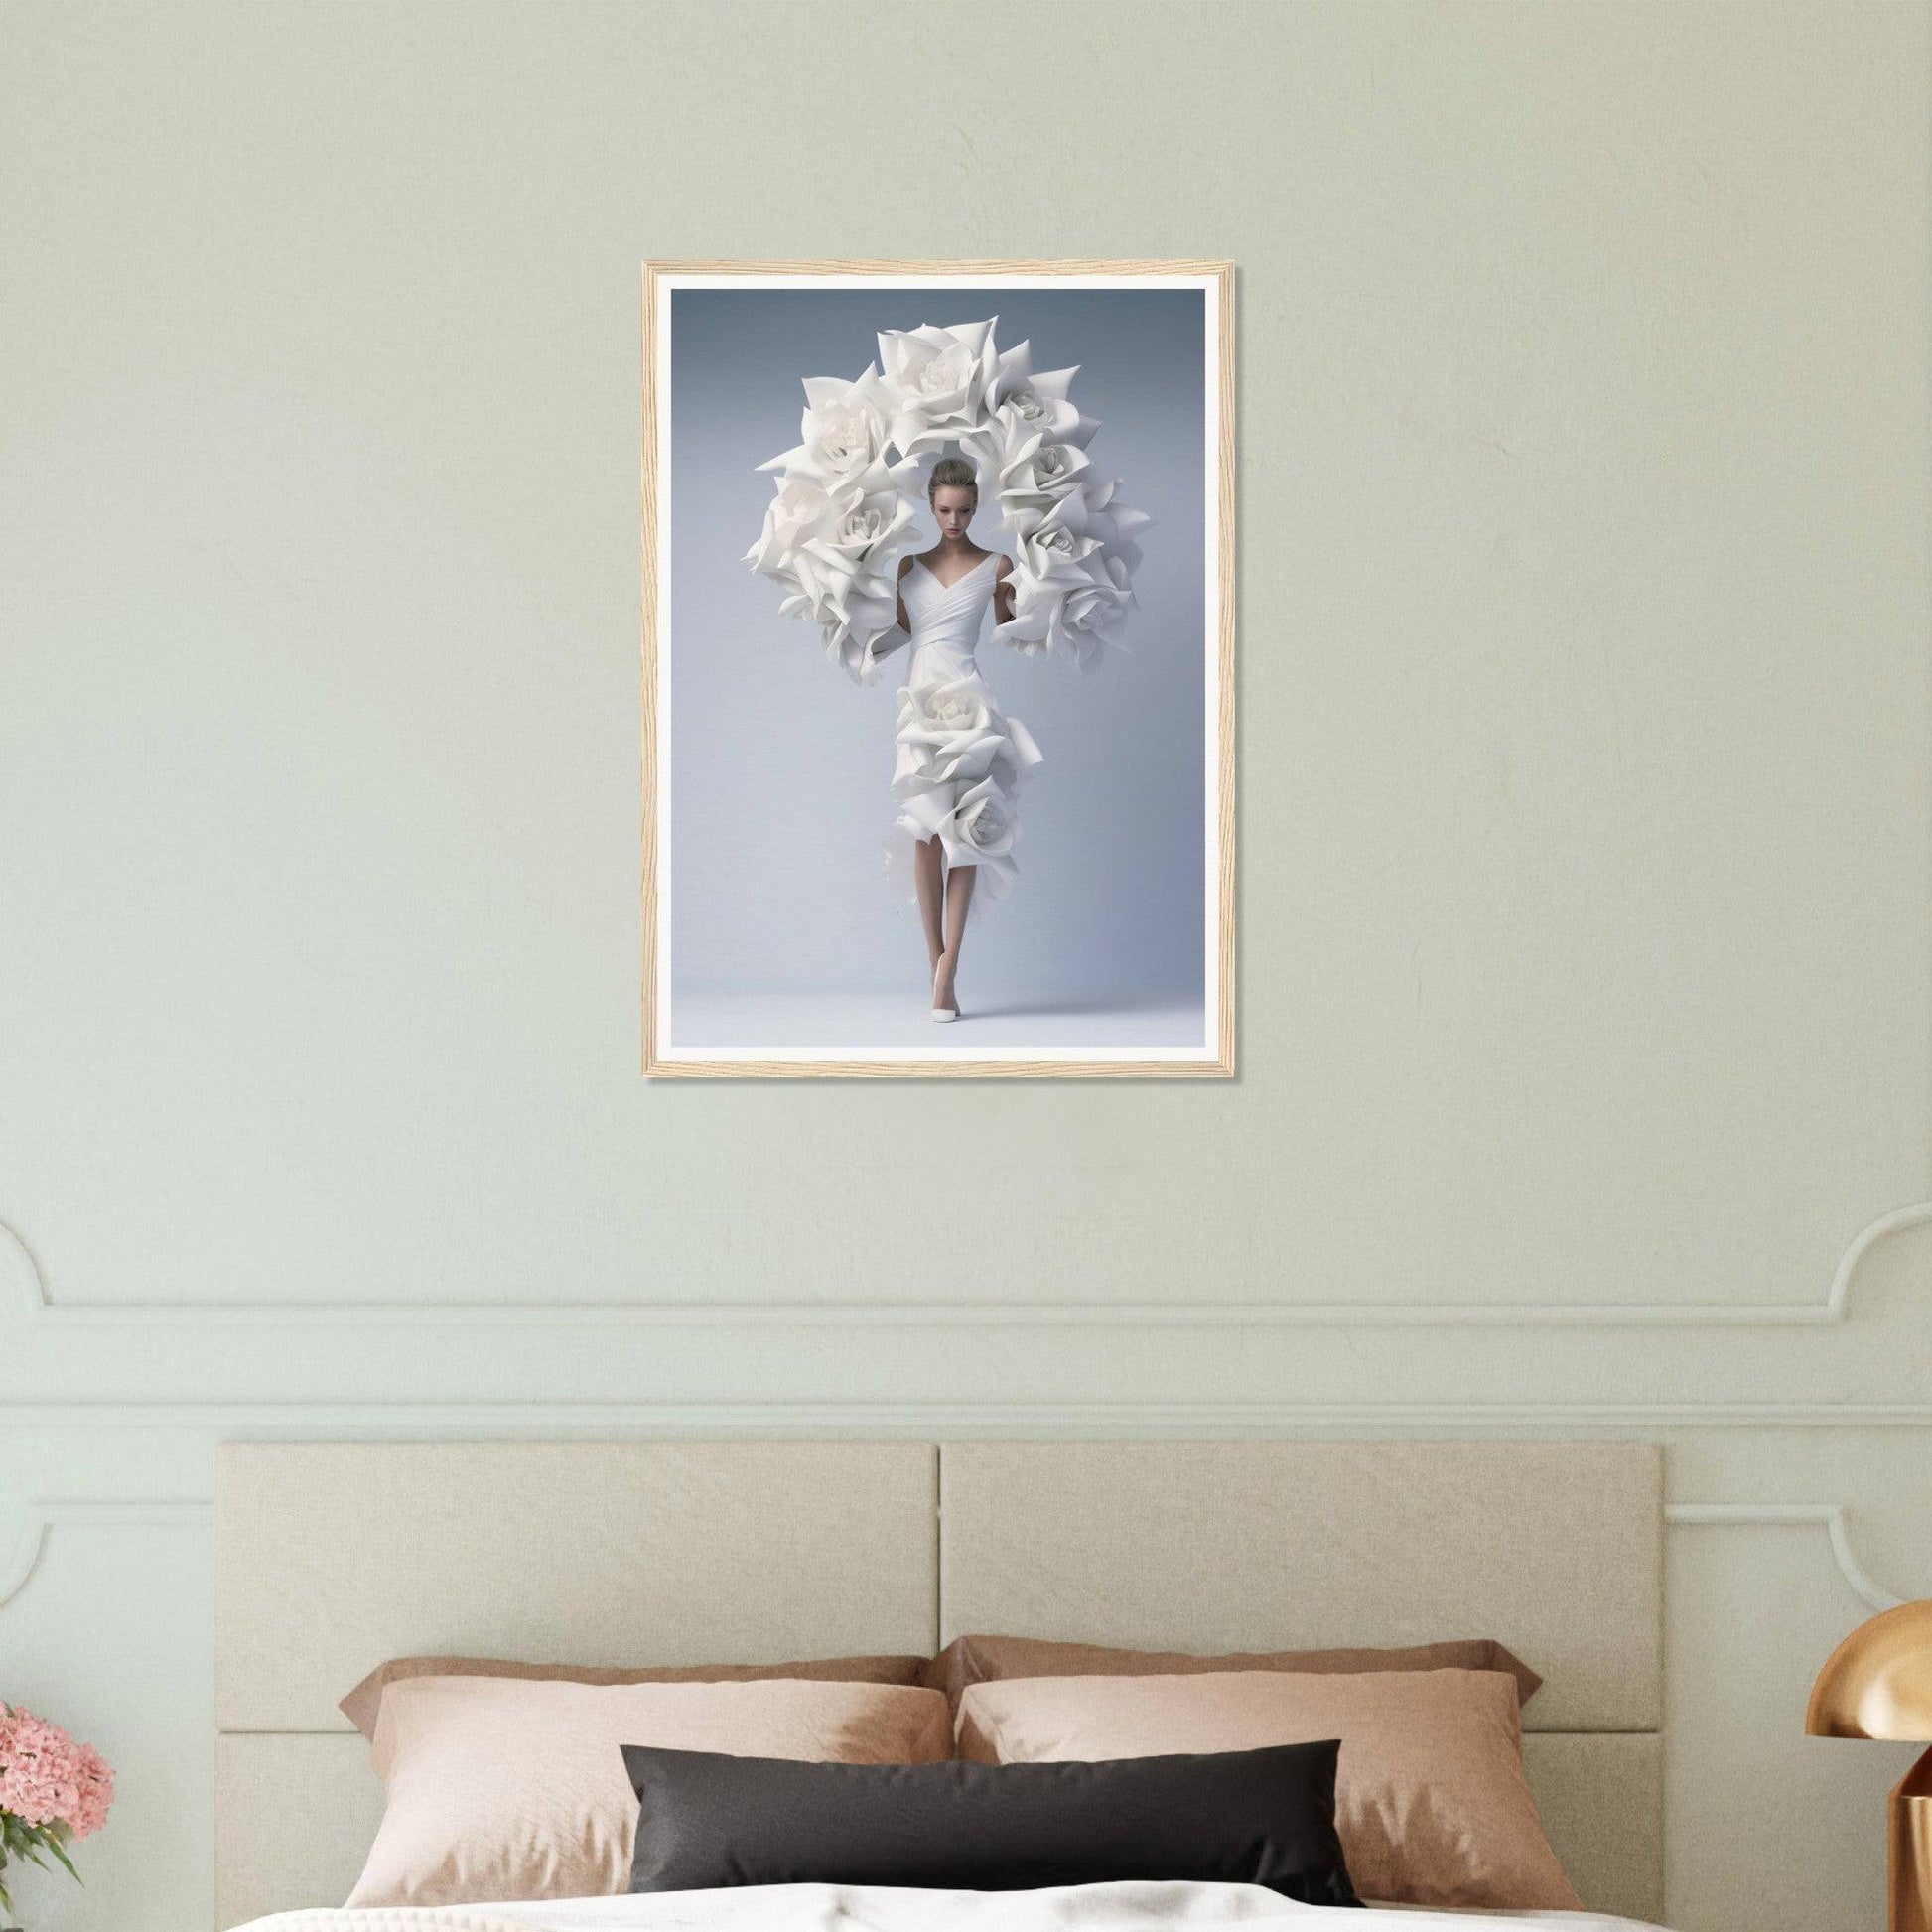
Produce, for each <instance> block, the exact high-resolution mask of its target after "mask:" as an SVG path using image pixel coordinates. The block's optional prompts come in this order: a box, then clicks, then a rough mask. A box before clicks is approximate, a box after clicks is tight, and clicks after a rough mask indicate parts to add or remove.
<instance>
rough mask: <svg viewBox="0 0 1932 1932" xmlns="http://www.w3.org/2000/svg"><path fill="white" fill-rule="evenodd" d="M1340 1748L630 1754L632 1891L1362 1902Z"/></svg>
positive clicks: (631, 1747)
mask: <svg viewBox="0 0 1932 1932" xmlns="http://www.w3.org/2000/svg"><path fill="white" fill-rule="evenodd" d="M1340 1751H1341V1745H1340V1743H1339V1742H1338V1741H1337V1740H1336V1739H1334V1738H1328V1739H1326V1740H1325V1741H1323V1742H1320V1743H1311V1744H1274V1745H1270V1746H1268V1747H1267V1748H1265V1749H1262V1750H1253V1751H1207V1752H1197V1753H1191V1754H1188V1755H1185V1756H1182V1755H1175V1756H1171V1757H1117V1758H1108V1759H1104V1760H1102V1761H1100V1762H1098V1763H1066V1764H969V1763H962V1762H957V1761H955V1762H949V1763H944V1764H803V1763H798V1762H796V1761H795V1760H793V1759H790V1758H777V1757H732V1756H727V1755H725V1754H724V1753H722V1752H718V1751H674V1750H662V1749H659V1748H658V1747H657V1746H655V1745H641V1744H626V1745H624V1746H623V1763H624V1769H625V1770H626V1771H627V1772H628V1773H629V1776H630V1788H631V1790H632V1791H634V1792H635V1793H636V1794H637V1800H638V1817H637V1849H636V1853H635V1855H634V1857H633V1859H632V1862H631V1868H630V1889H631V1890H632V1891H633V1892H651V1891H689V1890H700V1889H705V1888H709V1887H713V1886H719V1885H782V1884H798V1883H824V1884H845V1885H924V1886H931V1887H935V1888H939V1889H946V1890H957V1891H1015V1890H1022V1889H1025V1888H1028V1887H1032V1886H1037V1885H1080V1884H1093V1883H1104V1882H1106V1881H1108V1880H1111V1879H1116V1878H1200V1879H1222V1880H1230V1881H1233V1882H1236V1883H1240V1884H1252V1885H1267V1886H1268V1887H1270V1889H1272V1890H1274V1891H1278V1892H1281V1893H1282V1894H1283V1895H1284V1896H1286V1897H1289V1898H1294V1899H1299V1900H1301V1901H1302V1902H1303V1903H1305V1904H1310V1905H1356V1904H1359V1903H1360V1902H1361V1901H1360V1900H1359V1899H1358V1898H1356V1896H1355V1892H1354V1887H1353V1886H1352V1885H1351V1884H1350V1883H1349V1879H1348V1867H1347V1865H1346V1864H1345V1863H1343V1862H1342V1856H1341V1841H1340V1839H1338V1838H1337V1837H1336V1835H1335V1760H1336V1758H1337V1757H1338V1756H1339V1754H1340Z"/></svg>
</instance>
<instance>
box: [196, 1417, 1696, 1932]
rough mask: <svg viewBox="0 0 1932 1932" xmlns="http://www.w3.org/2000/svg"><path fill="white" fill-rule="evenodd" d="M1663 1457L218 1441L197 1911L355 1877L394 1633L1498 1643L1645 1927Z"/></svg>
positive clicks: (537, 1648) (426, 1644)
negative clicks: (210, 1705) (209, 1866)
mask: <svg viewBox="0 0 1932 1932" xmlns="http://www.w3.org/2000/svg"><path fill="white" fill-rule="evenodd" d="M1661 1475H1662V1460H1661V1453H1660V1451H1659V1450H1658V1449H1655V1448H1654V1447H1651V1446H1649V1445H1642V1444H1623V1443H1610V1444H1598V1443H1592V1444H1576V1443H1418V1442H1403V1443H1302V1442H1266V1443H1158V1442H1156V1443H1150V1442H1138V1443H962V1444H946V1445H943V1446H940V1445H933V1444H926V1443H772V1442H757V1443H700V1442H685V1443H638V1442H619V1443H445V1444H437V1443H363V1444H289V1443H261V1444H229V1445H227V1446H225V1447H224V1448H223V1449H221V1450H220V1451H219V1452H218V1460H217V1476H216V1488H215V1564H216V1580H215V1581H216V1591H215V1628H216V1651H215V1724H216V1729H217V1738H216V1793H215V1798H216V1804H215V1811H216V1817H215V1837H216V1907H217V1919H218V1923H219V1924H220V1925H221V1926H223V1927H226V1926H231V1925H235V1924H238V1923H240V1922H241V1921H243V1920H245V1919H248V1918H252V1917H255V1916H257V1915H259V1914H263V1913H266V1912H270V1911H280V1910H287V1909H290V1908H293V1907H296V1906H301V1905H316V1904H335V1903H338V1902H340V1900H341V1899H342V1898H343V1897H344V1896H345V1894H346V1892H347V1890H348V1888H349V1886H350V1884H351V1883H352V1882H353V1880H354V1877H355V1874H356V1872H357V1870H358V1869H359V1868H360V1865H361V1862H362V1857H363V1854H364V1852H365V1850H366V1848H367V1845H368V1841H369V1838H370V1836H371V1835H372V1834H373V1831H374V1829H375V1824H376V1821H377V1819H378V1817H379V1816H380V1813H381V1803H382V1793H381V1787H380V1785H379V1784H378V1783H377V1781H376V1779H375V1777H374V1774H373V1773H372V1772H371V1771H370V1770H369V1768H368V1763H367V1750H366V1747H365V1746H364V1744H363V1742H362V1739H361V1738H360V1736H359V1735H357V1734H356V1732H355V1731H354V1730H353V1729H352V1728H351V1727H350V1725H348V1722H347V1720H346V1719H345V1718H344V1717H343V1716H342V1715H341V1713H340V1712H338V1711H337V1709H336V1701H337V1699H339V1698H340V1697H341V1696H342V1695H343V1693H344V1692H345V1691H346V1690H347V1689H348V1688H349V1687H350V1685H352V1684H353V1683H355V1681H356V1680H357V1679H358V1678H360V1677H361V1676H362V1675H363V1674H364V1673H365V1672H366V1671H368V1670H369V1669H371V1668H372V1667H373V1666H374V1665H376V1664H377V1663H380V1662H381V1661H382V1660H383V1659H384V1658H385V1657H392V1656H400V1655H406V1654H409V1653H412V1652H447V1653H453V1654H468V1655H479V1656H481V1655H492V1656H514V1657H522V1658H530V1659H547V1660H569V1661H574V1662H582V1663H603V1664H633V1665H640V1666H641V1665H650V1664H680V1663H700V1662H715V1663H751V1662H758V1661H765V1660H770V1659H773V1658H777V1657H803V1656H811V1655H833V1654H838V1653H849V1652H861V1651H920V1652H923V1651H928V1650H932V1649H935V1648H937V1647H938V1645H939V1644H940V1643H942V1642H944V1641H946V1640H948V1639H949V1638H951V1637H953V1636H956V1635H959V1634H961V1633H962V1632H966V1631H974V1630H978V1631H1004V1632H1010V1633H1015V1634H1023V1635H1036V1636H1058V1637H1069V1638H1085V1639H1088V1640H1092V1641H1099V1642H1112V1643H1125V1644H1135V1645H1144V1646H1159V1647H1163V1648H1175V1649H1188V1650H1223V1649H1263V1648H1286V1647H1290V1646H1307V1645H1320V1644H1385V1643H1408V1642H1417V1641H1424V1640H1428V1639H1432V1638H1437V1637H1443V1636H1471V1635H1482V1636H1494V1637H1497V1638H1499V1639H1501V1640H1502V1641H1503V1642H1504V1643H1507V1644H1508V1645H1509V1646H1510V1647H1511V1648H1512V1649H1514V1650H1515V1651H1517V1652H1518V1653H1519V1654H1520V1655H1521V1656H1522V1657H1524V1658H1525V1659H1526V1660H1527V1661H1528V1662H1529V1663H1530V1664H1531V1665H1533V1666H1534V1667H1535V1668H1536V1669H1537V1670H1539V1671H1541V1672H1542V1673H1543V1676H1544V1678H1545V1680H1546V1682H1545V1687H1544V1689H1543V1690H1542V1691H1541V1692H1540V1693H1539V1694H1538V1696H1537V1697H1536V1698H1535V1700H1534V1701H1533V1702H1532V1703H1531V1704H1530V1706H1529V1708H1528V1709H1527V1710H1526V1712H1525V1713H1524V1721H1525V1725H1526V1728H1527V1730H1528V1732H1529V1735H1528V1738H1527V1741H1526V1754H1527V1758H1528V1763H1529V1770H1530V1779H1531V1783H1532V1785H1533V1786H1534V1787H1535V1790H1536V1795H1537V1802H1538V1805H1539V1807H1540V1808H1541V1810H1542V1812H1543V1817H1544V1823H1545V1825H1546V1826H1547V1828H1548V1830H1549V1833H1550V1837H1551V1839H1552V1841H1553V1843H1554V1844H1555V1845H1556V1847H1557V1850H1558V1851H1559V1853H1560V1854H1561V1855H1562V1857H1563V1860H1564V1863H1565V1865H1566V1866H1567V1867H1568V1869H1569V1870H1570V1873H1571V1876H1572V1878H1573V1879H1574V1880H1575V1882H1576V1884H1577V1886H1578V1889H1579V1890H1580V1891H1581V1892H1582V1894H1583V1896H1584V1899H1585V1901H1586V1903H1587V1904H1589V1905H1591V1906H1593V1907H1595V1908H1597V1909H1599V1910H1603V1911H1611V1912H1618V1913H1623V1914H1626V1915H1628V1916H1631V1917H1636V1918H1653V1919H1654V1918H1657V1917H1659V1916H1660V1915H1661V1909H1662V1892H1663V1848H1662V1836H1663V1833H1662V1811H1663V1804H1662V1798H1663V1766H1662V1747H1661V1737H1660V1734H1659V1732H1660V1727H1661V1722H1662V1658H1661V1628H1662V1616H1661V1589H1662V1586H1661V1551H1662V1502H1661V1496H1662V1485H1661Z"/></svg>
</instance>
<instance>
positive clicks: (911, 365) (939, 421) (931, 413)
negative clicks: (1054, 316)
mask: <svg viewBox="0 0 1932 1932" xmlns="http://www.w3.org/2000/svg"><path fill="white" fill-rule="evenodd" d="M998 320H999V318H998V317H997V316H995V317H991V318H989V319H988V320H987V321H985V322H968V323H961V324H959V325H958V326H957V327H955V328H951V329H941V328H938V327H935V326H934V325H933V324H932V323H925V324H922V325H921V326H920V327H919V328H917V329H888V330H884V331H882V332H881V333H880V337H879V360H880V366H881V369H882V370H883V374H882V377H881V381H882V385H883V387H884V391H885V396H886V409H887V424H888V429H887V433H888V435H889V437H890V438H891V441H892V444H893V446H894V448H896V449H897V451H898V453H899V455H900V456H901V457H910V456H918V455H921V454H923V453H924V452H926V451H928V450H937V449H941V448H943V447H944V446H945V445H946V444H947V443H954V442H958V441H960V440H961V438H963V437H965V436H967V435H969V434H971V433H973V432H976V431H978V430H979V429H980V428H981V427H982V425H983V422H984V419H985V416H986V413H987V410H988V408H989V406H990V404H989V393H990V391H991V389H992V386H993V384H994V382H995V380H996V379H997V376H998V373H999V358H998V355H997V354H996V352H995V350H994V347H993V325H994V323H995V322H997V321H998Z"/></svg>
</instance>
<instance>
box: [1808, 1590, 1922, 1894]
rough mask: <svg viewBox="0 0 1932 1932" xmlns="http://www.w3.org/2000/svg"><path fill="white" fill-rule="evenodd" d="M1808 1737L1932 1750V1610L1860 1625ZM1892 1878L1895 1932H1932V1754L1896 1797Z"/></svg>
mask: <svg viewBox="0 0 1932 1932" xmlns="http://www.w3.org/2000/svg"><path fill="white" fill-rule="evenodd" d="M1805 1729H1806V1731H1807V1732H1808V1733H1809V1734H1810V1735H1811V1736H1813V1737H1902V1738H1909V1739H1911V1740H1912V1741H1914V1742H1918V1743H1926V1742H1932V1602H1928V1603H1901V1604H1900V1605H1899V1606H1898V1608H1897V1609H1895V1610H1885V1611H1883V1612H1882V1613H1881V1614H1879V1615H1877V1616H1874V1617H1873V1618H1872V1619H1871V1620H1870V1622H1868V1623H1862V1624H1860V1625H1859V1627H1858V1628H1857V1629H1856V1630H1854V1631H1853V1632H1852V1634H1851V1635H1850V1636H1849V1637H1847V1638H1846V1639H1845V1641H1844V1642H1843V1643H1842V1644H1840V1645H1839V1647H1838V1648H1837V1649H1836V1650H1835V1651H1833V1652H1832V1654H1831V1657H1830V1659H1829V1660H1828V1661H1827V1663H1826V1665H1825V1668H1824V1669H1823V1670H1821V1671H1820V1672H1819V1673H1818V1682H1817V1683H1816V1684H1814V1685H1813V1686H1812V1687H1811V1703H1810V1704H1809V1705H1808V1706H1807V1707H1806V1710H1805ZM1889 1870H1890V1895H1891V1919H1890V1925H1891V1932H1932V1750H1929V1751H1927V1752H1925V1753H1924V1755H1923V1756H1921V1757H1920V1759H1919V1761H1918V1762H1917V1763H1916V1764H1914V1765H1913V1766H1912V1768H1911V1769H1910V1770H1909V1771H1907V1772H1906V1773H1905V1775H1904V1777H1903V1778H1901V1779H1900V1780H1899V1782H1898V1786H1897V1788H1896V1789H1895V1790H1894V1791H1893V1792H1892V1794H1891V1852H1890V1859H1889Z"/></svg>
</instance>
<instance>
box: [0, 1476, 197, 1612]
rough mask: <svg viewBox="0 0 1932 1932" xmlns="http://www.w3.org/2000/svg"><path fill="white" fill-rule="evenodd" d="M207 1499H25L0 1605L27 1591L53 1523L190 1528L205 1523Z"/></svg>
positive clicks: (2, 1572) (2, 1576)
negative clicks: (187, 1500) (190, 1500)
mask: <svg viewBox="0 0 1932 1932" xmlns="http://www.w3.org/2000/svg"><path fill="white" fill-rule="evenodd" d="M213 1508H214V1505H213V1504H212V1503H211V1502H207V1501H200V1502H175V1501H168V1502H164V1501H160V1500H158V1499H144V1498H139V1497H123V1498H119V1499H109V1500H106V1501H83V1500H80V1499H78V1498H76V1499H73V1500H69V1501H57V1502H29V1503H28V1505H27V1517H26V1521H25V1522H24V1523H23V1524H22V1526H21V1530H20V1533H19V1535H18V1536H17V1537H16V1538H15V1540H14V1547H13V1553H12V1555H11V1556H10V1557H8V1559H7V1560H6V1561H5V1562H4V1563H0V1609H4V1608H5V1607H6V1605H7V1604H9V1603H10V1602H12V1601H13V1599H14V1598H15V1597H16V1596H18V1595H19V1594H20V1592H21V1591H22V1590H23V1589H25V1588H26V1587H27V1586H28V1584H29V1583H30V1582H31V1581H32V1579H33V1575H34V1572H35V1571H36V1570H37V1569H38V1568H39V1567H40V1560H41V1556H42V1554H43V1553H44V1552H45V1550H46V1548H47V1539H48V1534H49V1532H50V1531H52V1530H53V1529H54V1528H55V1527H56V1526H57V1525H62V1524H67V1525H72V1526H74V1527H76V1528H81V1529H155V1528H163V1529H175V1528H180V1529H190V1528H200V1527H202V1526H203V1525H204V1524H206V1523H207V1521H208V1520H209V1517H210V1515H211V1513H212V1511H213Z"/></svg>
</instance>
